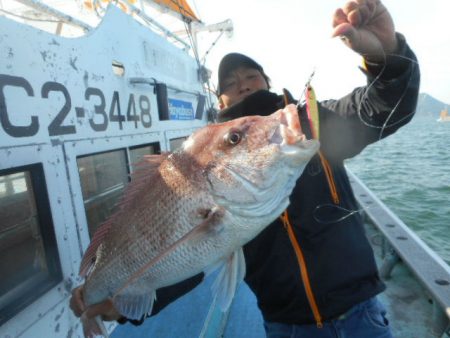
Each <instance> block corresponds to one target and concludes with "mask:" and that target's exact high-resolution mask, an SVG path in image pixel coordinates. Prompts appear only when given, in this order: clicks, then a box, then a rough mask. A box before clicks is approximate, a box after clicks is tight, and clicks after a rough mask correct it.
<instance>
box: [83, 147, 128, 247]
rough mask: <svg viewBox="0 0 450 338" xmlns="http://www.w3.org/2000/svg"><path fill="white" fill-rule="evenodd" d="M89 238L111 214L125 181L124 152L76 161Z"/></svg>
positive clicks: (107, 153)
mask: <svg viewBox="0 0 450 338" xmlns="http://www.w3.org/2000/svg"><path fill="white" fill-rule="evenodd" d="M77 164H78V172H79V174H80V181H81V190H82V191H83V201H84V207H85V210H86V217H87V222H88V229H89V235H90V237H91V238H92V236H93V235H94V233H95V230H96V229H97V227H98V226H99V225H100V224H102V223H103V222H104V221H105V220H106V218H107V217H108V216H109V215H110V214H111V212H112V211H113V209H114V206H115V204H116V203H117V202H118V199H119V198H120V196H121V194H122V191H123V189H124V187H125V185H126V183H127V182H128V170H127V161H126V150H125V149H121V150H115V151H109V152H105V153H99V154H93V155H89V156H83V157H78V158H77Z"/></svg>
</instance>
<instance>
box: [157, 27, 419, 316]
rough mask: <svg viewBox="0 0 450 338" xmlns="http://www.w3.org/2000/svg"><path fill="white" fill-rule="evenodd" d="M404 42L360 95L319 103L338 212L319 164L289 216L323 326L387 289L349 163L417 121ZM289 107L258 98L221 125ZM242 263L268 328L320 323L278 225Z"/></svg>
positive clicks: (412, 67) (415, 73) (413, 71)
mask: <svg viewBox="0 0 450 338" xmlns="http://www.w3.org/2000/svg"><path fill="white" fill-rule="evenodd" d="M398 37H399V40H400V48H399V51H398V53H397V56H388V57H387V60H386V64H385V66H383V65H377V64H368V65H367V71H365V72H366V75H367V78H368V85H367V86H364V87H360V88H356V89H355V90H354V91H353V92H352V93H350V94H349V95H347V96H345V97H343V98H341V99H339V100H329V101H324V102H321V103H319V116H320V142H321V151H322V153H323V155H324V156H325V158H326V159H327V160H328V162H329V164H330V167H331V170H332V175H333V178H334V182H335V186H336V188H337V192H338V195H339V198H340V203H339V205H338V206H334V205H333V201H332V199H331V194H330V188H329V185H328V183H327V179H326V177H325V174H324V170H323V167H322V165H321V162H320V160H319V157H318V156H316V157H314V158H313V159H312V160H311V161H310V163H309V164H308V165H307V167H306V169H305V171H304V173H303V174H302V176H301V177H300V178H299V179H298V181H297V184H296V187H295V189H294V191H293V193H292V195H291V198H290V200H291V203H290V205H289V207H288V214H289V217H290V221H291V224H292V225H293V228H294V232H295V235H296V237H297V240H298V242H299V245H300V247H301V249H302V252H303V255H304V258H305V262H306V266H307V270H308V274H309V279H310V282H311V288H312V291H313V294H314V296H315V299H316V302H317V306H318V309H319V312H320V313H321V315H322V318H323V319H324V320H329V319H333V318H335V317H337V316H339V315H341V314H343V313H344V312H346V311H347V310H349V309H350V308H351V307H352V306H354V305H355V304H357V303H359V302H361V301H364V300H366V299H368V298H370V297H372V296H374V295H376V294H378V293H380V292H381V291H383V290H384V288H385V286H384V284H383V282H382V281H381V280H380V278H379V275H378V272H377V267H376V264H375V259H374V255H373V251H372V248H371V246H370V243H369V241H368V239H367V238H366V236H365V232H364V228H363V220H362V219H361V216H360V214H359V213H358V212H354V213H352V211H355V210H358V205H357V203H356V200H355V197H354V195H353V192H352V189H351V186H350V183H349V179H348V177H347V174H346V171H345V168H344V160H345V159H348V158H351V157H353V156H355V155H357V154H358V153H360V152H361V151H362V150H363V149H364V148H365V147H366V146H367V145H368V144H370V143H373V142H376V141H378V140H379V139H381V138H383V137H386V136H388V135H389V134H392V133H393V132H395V131H396V130H397V129H398V128H399V127H401V126H402V125H404V124H406V123H407V122H408V121H410V120H411V118H412V117H413V112H414V110H415V107H416V103H417V97H418V91H419V78H420V74H419V67H418V64H417V61H416V57H415V56H414V53H413V52H412V51H411V50H410V48H409V47H408V46H407V44H406V43H405V40H404V39H403V37H402V36H401V35H398ZM258 95H259V97H258ZM255 97H256V99H255ZM283 106H284V102H283V100H282V98H281V97H279V96H277V95H275V94H272V93H270V92H267V91H266V92H265V93H261V92H260V93H257V94H255V96H253V97H247V98H246V99H244V101H242V102H241V103H239V104H237V105H236V106H234V107H231V108H229V109H227V110H224V111H222V112H221V114H220V115H219V118H220V119H222V120H226V119H230V118H234V117H238V116H242V115H244V114H245V115H251V114H258V115H262V114H269V113H272V112H274V111H275V110H276V109H278V108H280V107H283ZM252 107H253V108H252ZM300 109H305V107H301V108H300ZM350 213H351V214H350ZM349 214H350V215H349ZM244 255H245V260H246V265H247V273H246V277H245V281H246V282H247V284H248V285H249V286H250V288H251V289H252V290H253V292H254V293H255V295H256V298H257V301H258V306H259V308H260V309H261V312H262V314H263V317H264V319H265V320H267V321H271V322H281V323H289V324H310V323H314V322H315V320H314V316H313V314H312V311H311V307H310V305H309V302H308V300H307V297H306V293H305V289H304V286H303V284H302V280H301V277H300V270H299V265H298V263H297V259H296V256H295V253H294V249H293V247H292V245H291V243H290V241H289V237H288V234H287V232H286V230H285V228H284V227H283V224H282V222H281V221H280V220H276V221H275V222H273V223H272V224H270V225H269V226H268V227H267V228H266V229H265V230H264V231H263V232H262V233H260V234H259V235H258V236H257V237H256V238H254V239H253V240H252V241H250V242H249V243H247V244H246V245H245V246H244ZM200 280H201V277H199V276H196V277H194V278H193V279H191V280H189V281H188V282H184V283H181V284H179V286H184V287H186V286H187V285H190V286H189V287H187V289H189V288H190V287H193V286H194V285H196V284H197V283H198V282H199V281H200ZM176 290H177V287H169V288H165V290H162V291H163V293H165V294H166V295H167V296H168V297H167V299H170V298H175V297H177V296H178V294H177V291H176ZM173 291H175V293H174V292H173ZM183 292H185V290H183V291H180V292H178V293H183ZM175 294H176V295H175ZM163 298H164V296H163V294H161V295H160V294H158V303H157V304H155V311H154V312H157V311H159V309H160V308H161V307H162V306H164V305H165V303H166V301H165V300H164V299H163Z"/></svg>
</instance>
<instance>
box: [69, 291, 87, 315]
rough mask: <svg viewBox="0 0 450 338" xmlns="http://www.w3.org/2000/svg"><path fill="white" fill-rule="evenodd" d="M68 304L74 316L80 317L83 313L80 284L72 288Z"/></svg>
mask: <svg viewBox="0 0 450 338" xmlns="http://www.w3.org/2000/svg"><path fill="white" fill-rule="evenodd" d="M69 306H70V309H71V310H72V311H73V313H74V314H75V316H77V317H80V316H81V315H82V314H83V312H84V309H85V307H84V302H83V289H82V287H81V286H80V287H77V288H75V289H73V290H72V297H71V298H70V302H69Z"/></svg>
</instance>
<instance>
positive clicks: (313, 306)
mask: <svg viewBox="0 0 450 338" xmlns="http://www.w3.org/2000/svg"><path fill="white" fill-rule="evenodd" d="M280 217H281V220H282V222H283V225H284V227H285V229H286V230H287V233H288V235H289V240H290V241H291V244H292V247H293V248H294V251H295V255H296V257H297V261H298V265H299V267H300V274H301V278H302V281H303V285H304V287H305V292H306V297H307V298H308V302H309V305H310V306H311V309H312V312H313V315H314V319H315V320H316V325H317V327H318V328H319V329H321V328H322V327H323V320H322V316H321V314H320V311H319V307H318V306H317V302H316V298H315V297H314V293H313V291H312V288H311V282H310V280H309V275H308V270H307V268H306V262H305V258H304V256H303V252H302V250H301V248H300V245H299V244H298V241H297V238H296V237H295V234H294V230H293V229H292V225H291V222H290V221H289V216H288V213H287V210H285V211H284V212H283V214H282V215H281V216H280Z"/></svg>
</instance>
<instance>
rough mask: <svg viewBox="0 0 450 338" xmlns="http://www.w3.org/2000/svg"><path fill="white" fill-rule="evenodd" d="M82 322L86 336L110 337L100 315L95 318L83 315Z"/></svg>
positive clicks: (89, 337)
mask: <svg viewBox="0 0 450 338" xmlns="http://www.w3.org/2000/svg"><path fill="white" fill-rule="evenodd" d="M81 323H82V324H83V333H84V337H85V338H94V337H104V338H109V334H108V331H107V330H106V327H105V324H103V321H102V319H101V318H100V316H97V317H95V318H87V317H86V316H85V315H84V314H83V315H81Z"/></svg>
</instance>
